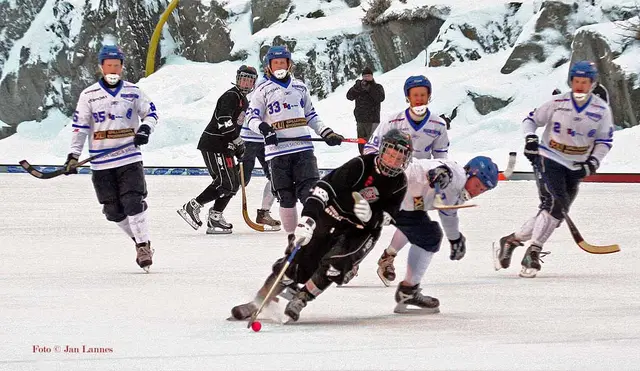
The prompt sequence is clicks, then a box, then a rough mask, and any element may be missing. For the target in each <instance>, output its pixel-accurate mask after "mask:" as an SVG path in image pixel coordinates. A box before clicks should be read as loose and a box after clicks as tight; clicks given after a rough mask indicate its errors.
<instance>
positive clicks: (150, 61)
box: [145, 0, 180, 77]
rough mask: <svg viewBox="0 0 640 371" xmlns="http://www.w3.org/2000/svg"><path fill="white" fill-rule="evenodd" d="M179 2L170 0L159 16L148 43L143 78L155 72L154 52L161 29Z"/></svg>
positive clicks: (156, 48) (178, 0)
mask: <svg viewBox="0 0 640 371" xmlns="http://www.w3.org/2000/svg"><path fill="white" fill-rule="evenodd" d="M179 2H180V0H171V2H170V3H169V6H168V7H167V9H165V11H164V12H163V13H162V15H161V16H160V19H159V20H158V24H157V25H156V28H155V30H153V35H151V41H149V50H148V51H147V65H146V71H145V77H148V76H149V75H151V74H152V73H154V72H155V70H156V50H158V43H159V42H160V36H161V35H162V27H163V26H164V24H165V23H166V22H167V19H168V18H169V16H170V15H171V12H173V10H174V9H175V8H176V7H177V6H178V3H179Z"/></svg>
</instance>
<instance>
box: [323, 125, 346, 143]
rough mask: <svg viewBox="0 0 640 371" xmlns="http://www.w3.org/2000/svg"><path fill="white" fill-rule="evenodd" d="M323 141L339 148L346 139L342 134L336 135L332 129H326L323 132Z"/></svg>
mask: <svg viewBox="0 0 640 371" xmlns="http://www.w3.org/2000/svg"><path fill="white" fill-rule="evenodd" d="M321 136H322V139H324V141H325V143H327V144H328V145H330V146H339V145H341V144H342V140H343V139H344V137H343V136H342V135H340V134H336V133H334V132H333V130H331V129H325V130H324V131H323V132H322V135H321Z"/></svg>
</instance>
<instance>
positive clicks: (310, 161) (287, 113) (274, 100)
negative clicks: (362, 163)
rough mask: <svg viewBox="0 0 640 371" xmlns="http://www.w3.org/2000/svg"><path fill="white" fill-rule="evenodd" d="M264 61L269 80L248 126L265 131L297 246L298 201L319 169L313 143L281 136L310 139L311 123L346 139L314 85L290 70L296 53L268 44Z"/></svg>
mask: <svg viewBox="0 0 640 371" xmlns="http://www.w3.org/2000/svg"><path fill="white" fill-rule="evenodd" d="M265 61H266V64H267V66H266V75H267V77H268V79H267V80H265V81H264V82H263V83H261V84H260V85H259V86H256V88H255V90H254V92H253V95H252V96H251V103H250V104H249V110H248V111H247V112H249V113H248V115H249V122H248V126H249V129H251V130H252V131H253V132H256V133H261V134H262V135H263V136H264V144H265V158H266V160H267V161H269V167H270V170H271V184H272V185H273V189H274V191H275V192H276V195H277V197H278V200H279V201H280V217H281V219H282V226H283V228H284V230H285V232H287V234H288V236H287V238H288V245H287V249H293V242H294V240H295V236H294V231H295V229H296V225H297V224H298V212H297V210H296V202H297V200H300V202H302V203H304V202H305V201H306V199H307V197H308V196H309V192H310V189H311V188H312V187H313V186H314V185H315V183H316V182H317V181H318V179H319V172H318V163H317V160H316V157H315V155H314V154H313V144H312V143H311V142H304V141H286V140H282V139H292V138H310V137H311V135H310V132H309V128H311V129H313V130H314V131H315V132H316V134H318V135H319V136H321V137H322V138H324V140H325V142H326V143H327V144H328V145H330V146H336V145H340V144H342V140H343V139H344V137H342V136H341V135H338V134H336V133H334V132H333V130H331V128H329V127H326V126H325V125H324V124H323V123H322V121H321V120H320V117H319V116H318V114H317V113H316V111H315V109H314V108H313V103H312V102H311V94H310V93H309V88H307V86H306V85H305V84H304V82H302V81H300V80H298V79H296V78H294V77H293V76H292V75H291V73H290V70H291V67H292V62H291V53H290V52H289V51H288V50H287V49H286V48H285V47H284V46H272V47H271V48H269V51H267V54H266V56H265Z"/></svg>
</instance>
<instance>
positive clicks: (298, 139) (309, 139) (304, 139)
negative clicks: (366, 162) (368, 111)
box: [278, 138, 367, 144]
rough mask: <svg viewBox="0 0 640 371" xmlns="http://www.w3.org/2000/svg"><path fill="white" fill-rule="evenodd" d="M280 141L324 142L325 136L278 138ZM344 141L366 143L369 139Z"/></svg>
mask: <svg viewBox="0 0 640 371" xmlns="http://www.w3.org/2000/svg"><path fill="white" fill-rule="evenodd" d="M278 140H279V141H280V142H324V138H278ZM342 141H343V142H346V143H358V144H366V143H367V140H366V139H364V138H344V139H342Z"/></svg>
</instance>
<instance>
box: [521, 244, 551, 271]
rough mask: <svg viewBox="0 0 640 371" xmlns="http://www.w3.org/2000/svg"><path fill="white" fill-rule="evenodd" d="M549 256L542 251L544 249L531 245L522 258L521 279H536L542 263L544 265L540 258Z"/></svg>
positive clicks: (546, 252)
mask: <svg viewBox="0 0 640 371" xmlns="http://www.w3.org/2000/svg"><path fill="white" fill-rule="evenodd" d="M548 254H549V252H548V251H542V247H540V246H538V245H534V244H531V246H529V248H528V249H527V252H526V253H525V254H524V257H523V258H522V262H521V264H522V270H521V271H520V277H524V278H534V277H535V276H536V275H537V274H538V272H539V271H540V269H541V268H542V265H541V264H540V263H544V262H543V261H542V260H541V259H540V258H541V257H543V256H546V255H548Z"/></svg>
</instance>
